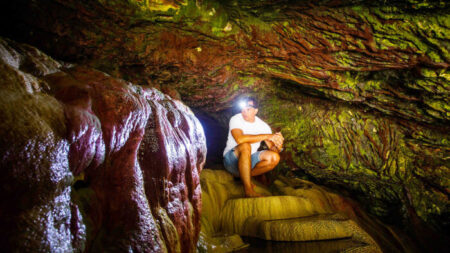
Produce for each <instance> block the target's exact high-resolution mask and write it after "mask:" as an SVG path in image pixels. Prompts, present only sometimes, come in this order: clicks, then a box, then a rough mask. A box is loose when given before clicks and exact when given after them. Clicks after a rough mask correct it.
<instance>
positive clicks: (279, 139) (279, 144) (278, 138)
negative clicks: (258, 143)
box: [269, 132, 284, 152]
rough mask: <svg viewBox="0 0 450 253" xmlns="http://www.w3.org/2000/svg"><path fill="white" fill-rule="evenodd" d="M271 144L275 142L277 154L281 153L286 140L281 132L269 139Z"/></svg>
mask: <svg viewBox="0 0 450 253" xmlns="http://www.w3.org/2000/svg"><path fill="white" fill-rule="evenodd" d="M269 140H270V141H271V142H273V144H274V146H275V148H276V149H277V152H281V149H282V148H283V142H284V138H283V135H282V134H281V132H277V133H275V134H272V136H271V137H270V138H269Z"/></svg>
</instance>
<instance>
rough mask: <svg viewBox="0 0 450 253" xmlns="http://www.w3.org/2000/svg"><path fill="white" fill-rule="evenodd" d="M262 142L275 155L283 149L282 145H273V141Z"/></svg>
mask: <svg viewBox="0 0 450 253" xmlns="http://www.w3.org/2000/svg"><path fill="white" fill-rule="evenodd" d="M264 142H265V143H266V145H267V147H268V148H269V150H271V151H275V152H277V153H280V152H281V151H282V149H283V143H281V144H278V145H275V143H273V141H271V140H264Z"/></svg>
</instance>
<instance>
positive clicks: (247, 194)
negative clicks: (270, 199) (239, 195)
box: [245, 189, 264, 198]
mask: <svg viewBox="0 0 450 253" xmlns="http://www.w3.org/2000/svg"><path fill="white" fill-rule="evenodd" d="M245 197H246V198H259V197H264V195H262V194H260V193H257V192H255V191H254V190H253V189H252V190H251V191H245Z"/></svg>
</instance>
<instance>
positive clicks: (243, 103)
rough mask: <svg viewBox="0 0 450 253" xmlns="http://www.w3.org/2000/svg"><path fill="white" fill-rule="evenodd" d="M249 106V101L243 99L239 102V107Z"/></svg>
mask: <svg viewBox="0 0 450 253" xmlns="http://www.w3.org/2000/svg"><path fill="white" fill-rule="evenodd" d="M246 106H247V101H245V100H242V101H240V102H239V108H240V109H241V110H242V109H244V108H245V107H246Z"/></svg>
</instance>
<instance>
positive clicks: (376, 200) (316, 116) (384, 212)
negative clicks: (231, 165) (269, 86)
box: [260, 86, 450, 233]
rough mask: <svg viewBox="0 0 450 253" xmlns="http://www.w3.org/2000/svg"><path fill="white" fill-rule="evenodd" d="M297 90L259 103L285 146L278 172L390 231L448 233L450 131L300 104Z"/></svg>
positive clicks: (329, 105) (308, 101)
mask: <svg viewBox="0 0 450 253" xmlns="http://www.w3.org/2000/svg"><path fill="white" fill-rule="evenodd" d="M285 87H286V86H285ZM292 89H294V90H295V89H296V87H291V88H278V89H276V90H274V91H273V92H274V93H272V92H268V93H267V94H266V95H265V96H264V97H261V99H262V101H264V102H263V107H262V108H261V109H260V111H261V112H262V115H261V116H262V117H263V118H266V119H267V120H268V122H269V123H270V125H271V126H274V127H277V128H280V129H282V132H283V134H284V136H285V138H286V143H285V148H286V151H285V155H284V156H285V158H287V159H286V160H285V163H284V164H283V165H281V166H280V168H285V169H287V170H294V171H297V174H298V175H300V176H305V177H306V178H309V179H313V180H316V181H318V182H321V183H323V184H325V185H329V186H332V187H333V188H336V189H340V190H341V191H343V192H347V193H348V194H350V195H353V196H356V197H357V198H358V200H360V201H361V202H362V203H364V204H365V207H366V208H367V209H368V210H369V211H370V212H371V213H372V214H374V215H376V216H378V217H381V218H382V219H383V220H384V221H386V222H388V223H390V224H397V225H399V224H401V225H402V226H405V227H410V228H412V226H415V225H418V224H420V222H418V224H415V223H416V220H417V219H416V216H418V217H420V219H421V220H423V221H425V222H426V223H428V224H430V225H432V226H433V228H434V229H436V230H438V231H440V232H442V233H446V231H448V227H449V223H448V215H449V207H448V192H447V189H448V188H449V187H450V180H449V178H450V171H449V161H448V157H449V148H450V143H449V136H448V132H446V131H445V128H437V127H426V126H420V125H417V124H415V123H414V122H410V121H407V120H402V119H398V118H393V117H388V116H383V115H382V114H381V113H378V112H374V111H373V110H370V111H369V110H368V109H367V108H361V107H355V106H351V105H349V104H342V103H338V102H333V101H325V100H323V99H318V98H311V97H307V96H299V95H298V94H295V92H294V91H292ZM293 94H295V95H293ZM274 95H275V96H274Z"/></svg>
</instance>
